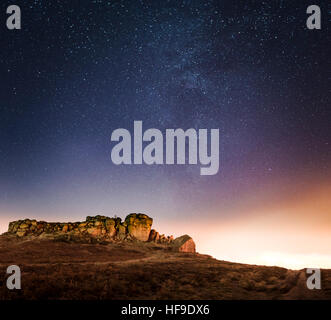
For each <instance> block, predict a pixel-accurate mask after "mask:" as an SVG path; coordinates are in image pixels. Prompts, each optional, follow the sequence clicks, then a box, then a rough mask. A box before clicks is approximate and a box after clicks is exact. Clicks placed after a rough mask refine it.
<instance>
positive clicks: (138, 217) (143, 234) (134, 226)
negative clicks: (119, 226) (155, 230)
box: [125, 213, 153, 241]
mask: <svg viewBox="0 0 331 320" xmlns="http://www.w3.org/2000/svg"><path fill="white" fill-rule="evenodd" d="M125 224H126V226H127V229H128V233H129V234H131V235H132V236H133V237H135V238H136V239H138V240H141V241H147V240H148V238H149V234H150V232H151V226H152V224H153V219H152V218H150V217H148V216H146V215H145V214H141V213H138V214H136V213H131V214H129V215H128V216H127V217H126V218H125Z"/></svg>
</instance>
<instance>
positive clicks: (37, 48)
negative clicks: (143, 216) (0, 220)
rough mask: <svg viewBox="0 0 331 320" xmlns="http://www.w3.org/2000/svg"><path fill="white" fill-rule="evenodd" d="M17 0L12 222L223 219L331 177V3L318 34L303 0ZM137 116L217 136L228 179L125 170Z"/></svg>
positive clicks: (8, 193) (3, 69) (6, 182)
mask: <svg viewBox="0 0 331 320" xmlns="http://www.w3.org/2000/svg"><path fill="white" fill-rule="evenodd" d="M7 2H8V1H3V2H2V4H1V7H2V11H1V12H5V7H6V6H7V5H9V4H10V3H7ZM16 2H17V3H16V4H17V5H20V6H21V10H22V30H15V31H9V30H7V29H5V24H3V26H2V29H1V39H0V43H1V51H0V73H1V86H0V108H1V117H0V155H1V162H0V176H1V179H0V215H1V216H3V217H4V219H7V220H10V219H11V218H14V216H15V217H16V216H20V217H21V216H26V215H31V216H42V217H44V218H45V219H46V218H48V217H49V218H51V219H57V218H58V217H64V216H65V217H68V218H69V217H71V216H74V217H77V218H78V217H81V216H84V215H85V214H93V213H98V212H101V213H103V214H109V215H112V214H114V213H117V214H119V215H125V214H126V213H127V211H130V210H133V211H139V210H140V211H147V212H148V213H150V214H152V215H154V216H156V217H158V218H159V219H161V218H162V219H167V218H171V217H175V216H177V217H178V216H181V217H183V218H185V219H186V218H189V217H191V216H194V215H198V214H199V212H201V211H202V210H203V212H205V213H206V212H208V210H209V209H210V208H212V209H213V210H212V213H210V215H211V216H215V215H218V216H222V215H226V214H227V211H226V209H227V208H229V207H230V206H232V205H233V204H234V203H235V204H236V205H237V204H240V203H241V202H242V201H244V199H246V200H247V199H248V200H247V201H249V200H250V199H251V198H250V197H251V195H253V196H252V197H253V198H254V197H256V194H260V193H261V192H262V191H265V192H267V193H268V192H270V193H272V194H277V193H279V192H283V191H284V187H283V184H285V185H288V184H289V182H291V183H293V186H295V185H296V183H297V181H300V180H301V179H302V176H306V175H309V176H314V177H319V176H321V177H325V176H327V175H328V174H329V173H330V159H331V154H330V135H331V134H330V93H329V91H328V86H327V79H328V74H327V72H328V69H329V67H330V65H329V62H328V61H329V58H330V46H329V45H328V40H329V39H328V28H329V26H328V24H327V23H328V21H327V12H328V9H329V8H328V7H327V5H326V3H322V1H317V2H316V1H315V3H314V4H319V5H320V6H321V10H322V14H325V15H324V16H323V17H324V20H323V21H322V30H319V31H316V30H315V31H313V30H308V29H307V28H306V18H307V14H306V7H307V5H306V4H305V3H304V2H305V1H300V2H296V4H294V3H293V1H263V2H262V1H261V2H260V3H256V2H255V4H254V5H249V4H248V2H247V1H242V2H241V1H240V2H239V1H222V2H221V1H196V0H191V1H190V0H186V1H178V0H176V1H131V0H130V1H63V0H61V1H55V0H52V1H48V3H45V1H29V4H26V2H23V1H16ZM134 120H141V121H143V123H144V125H145V126H146V128H158V129H160V130H164V129H165V128H177V127H179V128H183V129H188V128H195V129H198V128H208V129H211V128H219V130H220V172H219V173H218V174H217V175H216V176H213V177H201V176H199V173H198V171H199V168H198V167H197V166H190V165H178V166H168V167H167V166H147V165H140V166H123V167H121V166H115V165H114V164H113V163H112V162H111V160H110V152H111V146H110V135H111V132H112V131H113V130H114V129H116V128H131V127H132V123H133V121H134ZM284 179H285V182H284ZM293 188H294V187H293ZM246 200H245V201H246ZM7 220H6V221H7Z"/></svg>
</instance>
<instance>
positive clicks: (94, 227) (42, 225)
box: [7, 213, 195, 252]
mask: <svg viewBox="0 0 331 320" xmlns="http://www.w3.org/2000/svg"><path fill="white" fill-rule="evenodd" d="M152 224H153V219H152V218H150V217H149V216H147V215H146V214H142V213H131V214H129V215H128V216H127V217H126V218H125V220H124V221H122V220H121V218H117V217H115V218H110V217H106V216H100V215H97V216H93V217H92V216H88V217H86V220H85V221H82V222H64V223H60V222H45V221H37V220H30V219H25V220H18V221H13V222H10V223H9V227H8V232H7V234H12V235H16V236H18V237H25V236H31V237H41V238H52V237H53V238H57V237H60V238H61V239H62V238H64V239H66V240H69V241H70V240H72V239H80V240H82V239H85V240H93V239H94V240H98V241H99V240H100V241H101V240H102V241H126V240H127V241H134V240H138V241H144V242H146V241H149V242H154V243H156V244H164V245H169V246H171V248H172V249H173V250H175V251H179V252H195V244H194V241H193V240H192V238H191V237H189V236H187V235H185V236H182V237H179V238H176V239H175V240H174V238H173V236H165V235H164V234H162V235H160V234H159V233H158V232H157V231H156V230H154V229H152V230H151V227H152Z"/></svg>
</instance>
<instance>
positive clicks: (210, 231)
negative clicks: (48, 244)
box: [0, 184, 331, 269]
mask: <svg viewBox="0 0 331 320" xmlns="http://www.w3.org/2000/svg"><path fill="white" fill-rule="evenodd" d="M330 194H331V186H329V185H326V184H324V185H322V184H320V185H319V186H317V187H314V188H311V189H310V190H306V191H305V192H299V193H298V195H297V196H294V197H284V198H283V201H276V202H274V203H273V205H272V204H270V205H269V206H261V205H259V204H260V203H257V204H256V205H255V206H251V207H249V208H247V210H246V211H245V214H241V209H240V212H239V213H238V212H236V211H235V210H238V208H237V209H235V210H233V211H232V212H229V214H227V215H225V216H221V215H217V211H215V212H206V213H204V214H201V215H198V214H195V215H193V216H192V218H191V219H187V217H185V216H183V217H180V216H179V217H178V218H172V219H169V218H168V219H167V218H166V217H164V218H162V219H160V218H157V219H155V218H154V224H153V228H155V229H156V230H157V231H159V232H160V233H164V234H166V235H170V234H173V235H174V236H175V237H177V236H180V235H183V234H189V235H190V236H191V237H192V238H193V239H194V241H195V242H196V245H197V251H198V252H199V253H202V254H208V255H211V256H213V257H215V258H217V259H219V260H226V261H232V262H240V263H248V264H257V265H273V266H280V267H286V268H290V269H302V268H307V267H319V268H331V252H330V244H331V209H330V208H331V198H330V196H329V195H330ZM150 215H151V216H153V215H152V214H150ZM10 216H11V218H10V219H8V218H6V217H4V216H2V217H1V218H0V232H4V231H6V230H7V226H8V222H9V221H10V220H13V217H18V218H19V216H18V215H14V214H11V215H10ZM30 216H31V215H30ZM35 218H37V219H38V218H40V217H38V216H36V217H35ZM43 218H45V217H43ZM57 218H58V219H59V220H61V221H68V220H67V219H65V218H64V217H63V216H58V217H57ZM62 218H64V220H62Z"/></svg>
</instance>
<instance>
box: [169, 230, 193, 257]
mask: <svg viewBox="0 0 331 320" xmlns="http://www.w3.org/2000/svg"><path fill="white" fill-rule="evenodd" d="M173 249H174V250H175V251H179V252H191V253H194V252H195V243H194V241H193V239H192V238H191V237H190V236H189V235H187V234H185V235H183V236H181V237H178V238H176V239H175V240H174V241H173Z"/></svg>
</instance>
